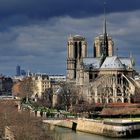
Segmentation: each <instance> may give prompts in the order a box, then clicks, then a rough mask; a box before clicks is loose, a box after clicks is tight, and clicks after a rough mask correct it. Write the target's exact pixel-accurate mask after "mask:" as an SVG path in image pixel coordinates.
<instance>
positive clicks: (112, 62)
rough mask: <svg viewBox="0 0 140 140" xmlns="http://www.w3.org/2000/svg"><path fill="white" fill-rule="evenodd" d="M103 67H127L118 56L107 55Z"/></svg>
mask: <svg viewBox="0 0 140 140" xmlns="http://www.w3.org/2000/svg"><path fill="white" fill-rule="evenodd" d="M101 69H125V67H124V65H123V64H122V62H121V61H120V59H119V58H118V57H117V56H110V57H106V59H105V61H104V62H103V64H102V66H101Z"/></svg>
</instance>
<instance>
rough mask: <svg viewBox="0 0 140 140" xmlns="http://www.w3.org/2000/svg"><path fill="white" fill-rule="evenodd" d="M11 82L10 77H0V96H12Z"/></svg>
mask: <svg viewBox="0 0 140 140" xmlns="http://www.w3.org/2000/svg"><path fill="white" fill-rule="evenodd" d="M12 86H13V80H12V78H10V77H5V76H1V77H0V95H11V94H12Z"/></svg>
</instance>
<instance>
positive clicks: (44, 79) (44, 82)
mask: <svg viewBox="0 0 140 140" xmlns="http://www.w3.org/2000/svg"><path fill="white" fill-rule="evenodd" d="M31 77H32V79H33V81H34V84H35V89H34V95H33V97H35V96H37V97H38V98H41V97H42V96H43V94H44V93H45V92H46V90H47V89H48V88H50V81H49V76H48V75H47V74H41V73H35V74H32V76H31Z"/></svg>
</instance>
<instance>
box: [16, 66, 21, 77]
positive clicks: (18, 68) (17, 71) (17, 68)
mask: <svg viewBox="0 0 140 140" xmlns="http://www.w3.org/2000/svg"><path fill="white" fill-rule="evenodd" d="M16 76H20V66H19V65H17V66H16Z"/></svg>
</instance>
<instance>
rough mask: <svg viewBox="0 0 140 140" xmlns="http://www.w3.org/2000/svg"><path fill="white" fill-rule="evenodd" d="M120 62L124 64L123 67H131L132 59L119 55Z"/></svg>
mask: <svg viewBox="0 0 140 140" xmlns="http://www.w3.org/2000/svg"><path fill="white" fill-rule="evenodd" d="M119 59H120V61H121V63H122V64H123V65H124V66H125V68H132V65H133V64H132V60H131V58H128V57H119Z"/></svg>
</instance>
